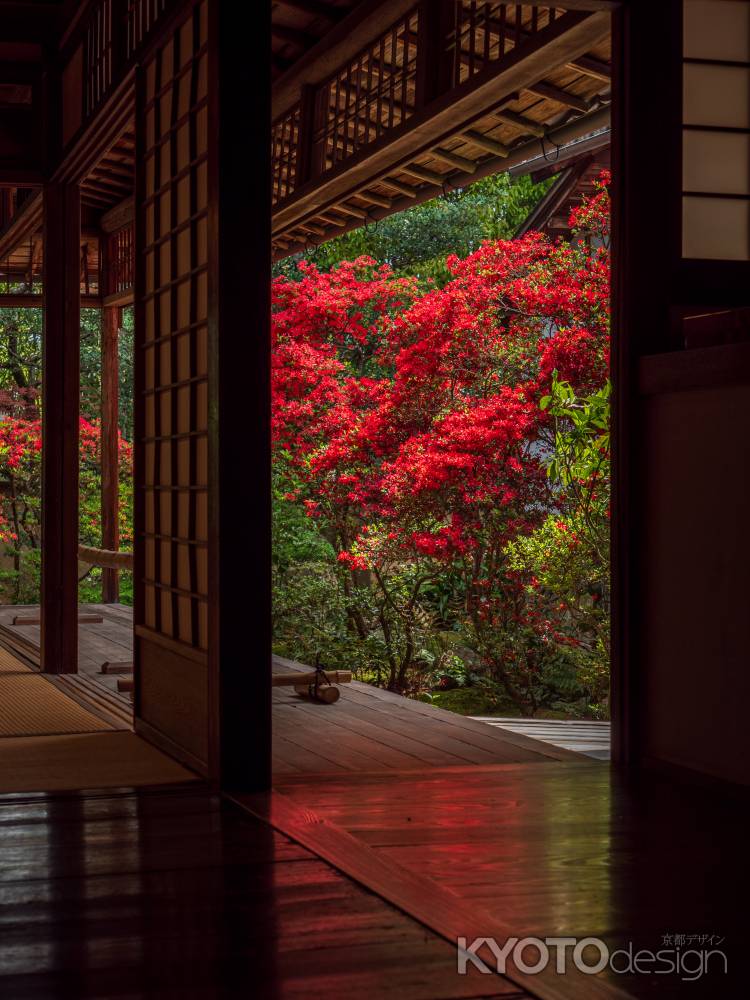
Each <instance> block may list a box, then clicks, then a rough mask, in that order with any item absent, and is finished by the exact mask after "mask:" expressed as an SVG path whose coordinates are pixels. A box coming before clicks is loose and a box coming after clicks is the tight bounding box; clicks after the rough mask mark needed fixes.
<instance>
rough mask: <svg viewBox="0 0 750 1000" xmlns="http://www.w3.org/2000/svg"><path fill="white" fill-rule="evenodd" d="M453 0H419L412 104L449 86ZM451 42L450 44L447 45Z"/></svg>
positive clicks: (431, 97) (424, 101) (421, 103)
mask: <svg viewBox="0 0 750 1000" xmlns="http://www.w3.org/2000/svg"><path fill="white" fill-rule="evenodd" d="M455 22H456V11H455V3H454V0H422V3H421V4H420V5H419V29H418V39H417V70H416V73H417V76H416V106H417V107H418V108H423V107H425V105H427V104H429V103H430V102H431V101H434V100H435V98H436V97H438V96H439V95H440V94H443V93H445V91H446V90H450V88H451V85H452V80H451V72H452V68H453V61H454V59H455V58H456V57H455V54H454V53H455V46H456V45H457V44H458V43H457V40H456V39H455V38H452V33H453V31H454V29H455ZM451 42H452V43H453V48H450V47H449V46H450V44H451Z"/></svg>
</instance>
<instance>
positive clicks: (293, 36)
mask: <svg viewBox="0 0 750 1000" xmlns="http://www.w3.org/2000/svg"><path fill="white" fill-rule="evenodd" d="M271 34H272V35H273V37H274V38H278V39H279V41H282V42H291V44H292V45H299V46H300V48H303V49H307V48H308V47H309V46H311V45H315V43H316V42H317V41H318V38H317V36H316V35H311V34H309V32H307V31H299V30H298V29H297V28H288V27H287V26H286V25H284V24H272V25H271Z"/></svg>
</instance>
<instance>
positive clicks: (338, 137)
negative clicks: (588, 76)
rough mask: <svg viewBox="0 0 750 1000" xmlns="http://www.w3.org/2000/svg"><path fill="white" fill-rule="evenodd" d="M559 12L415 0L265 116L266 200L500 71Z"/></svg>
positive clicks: (288, 192) (277, 202) (278, 199)
mask: <svg viewBox="0 0 750 1000" xmlns="http://www.w3.org/2000/svg"><path fill="white" fill-rule="evenodd" d="M564 14H565V11H561V10H559V9H557V8H555V7H554V6H552V5H550V6H542V5H540V4H538V3H534V4H517V3H476V2H469V0H432V2H429V0H422V2H421V3H418V4H416V5H415V6H414V7H413V8H411V9H410V10H407V11H406V13H404V14H403V15H402V16H401V17H399V18H398V19H397V20H396V21H395V22H394V23H392V24H391V25H390V26H389V27H388V28H387V29H386V30H385V31H383V32H382V33H381V34H380V35H379V36H378V37H377V38H375V39H374V41H372V42H371V43H369V44H368V45H367V46H366V47H365V48H363V49H362V50H361V51H360V52H358V53H357V54H356V55H355V56H354V58H352V59H349V60H347V61H346V62H344V63H343V64H342V65H340V66H338V67H337V68H336V69H335V71H334V72H332V73H331V74H330V75H329V76H328V77H327V78H326V79H325V80H323V81H322V82H321V83H318V84H316V85H315V86H308V87H306V88H303V90H302V95H301V99H300V100H299V101H298V102H297V103H295V104H294V105H293V106H292V107H291V108H288V109H287V110H286V111H285V112H284V113H283V114H282V115H281V116H280V117H279V118H278V119H277V120H276V121H275V122H274V125H273V132H272V162H273V178H274V183H273V202H274V206H277V207H278V206H281V205H283V204H284V203H285V202H286V201H287V200H288V199H289V198H290V197H291V196H292V195H294V194H295V192H296V191H297V190H298V189H299V188H300V187H301V186H303V185H304V184H305V182H307V181H309V180H311V179H313V178H319V177H321V176H324V175H326V174H327V173H329V172H331V171H334V170H336V169H337V168H339V167H340V166H341V165H342V164H344V163H346V162H347V161H349V160H351V159H353V158H354V157H356V156H357V155H358V154H359V153H361V152H362V151H363V150H364V149H365V148H366V147H369V146H372V145H374V144H376V143H378V142H379V140H381V139H383V140H384V141H388V140H387V138H386V137H388V136H391V135H392V134H393V133H394V132H395V131H396V130H398V129H400V128H403V127H404V126H405V124H406V123H407V122H408V121H409V119H411V118H412V117H413V116H414V115H415V114H417V113H418V112H419V111H421V110H422V109H423V108H425V107H427V106H428V105H429V104H430V103H432V102H433V101H434V100H435V99H436V98H438V97H440V96H441V95H444V94H446V93H447V92H448V91H451V92H452V93H454V94H455V95H456V98H457V99H458V98H459V97H460V94H461V92H462V90H464V89H468V88H470V87H471V86H472V85H473V84H474V83H475V82H476V80H477V78H478V77H479V76H480V74H482V75H484V76H487V75H490V74H496V73H499V72H501V71H502V69H503V67H504V66H505V64H506V62H507V61H508V60H509V58H511V57H512V58H513V59H516V58H517V57H518V55H519V52H520V51H521V50H523V49H524V48H526V47H529V48H530V49H531V48H532V47H533V46H534V45H535V44H536V42H537V39H538V38H539V37H540V35H541V34H542V33H543V32H544V31H545V30H547V29H550V28H552V27H553V26H554V24H555V22H556V21H558V20H559V19H560V17H561V16H562V15H564Z"/></svg>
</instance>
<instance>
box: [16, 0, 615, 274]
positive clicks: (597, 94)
mask: <svg viewBox="0 0 750 1000" xmlns="http://www.w3.org/2000/svg"><path fill="white" fill-rule="evenodd" d="M32 6H33V5H32ZM50 6H54V5H50ZM439 6H442V7H443V8H444V9H449V10H450V11H451V18H452V21H451V24H450V25H449V30H447V31H445V32H444V34H443V35H442V36H441V41H440V44H439V45H438V47H437V48H436V49H434V52H433V54H434V56H435V59H436V60H440V62H441V66H443V65H444V67H445V73H446V74H447V76H446V78H445V79H444V80H442V83H441V87H442V89H439V90H438V91H437V92H436V93H437V96H435V94H433V95H432V96H430V95H429V94H428V95H427V98H426V97H425V87H426V86H427V85H426V84H425V72H426V71H425V68H424V63H425V58H426V57H425V55H424V51H423V49H422V50H421V49H420V47H423V46H424V44H425V37H426V29H425V23H424V22H423V23H420V18H424V17H430V16H432V14H431V12H432V10H433V7H435V8H437V7H439ZM602 6H606V4H603V3H602V2H601V0H599V2H595V0H575V3H572V2H570V0H567V2H566V0H560V6H547V5H545V4H544V3H542V2H539V0H533V2H532V0H529V2H527V3H522V4H515V3H476V2H472V0H456V3H455V5H453V6H451V5H450V4H448V3H442V2H441V0H434V4H433V3H427V4H426V3H418V2H417V0H411V2H410V0H379V2H376V0H272V3H271V22H272V29H271V33H272V37H271V48H272V59H273V64H272V80H273V94H272V104H273V108H274V114H275V120H274V122H273V124H272V133H273V149H272V153H273V178H272V186H273V201H274V218H273V255H274V258H275V259H278V258H280V257H283V256H287V255H289V254H292V253H295V252H299V251H301V250H304V249H306V248H307V247H309V246H311V245H314V244H317V243H320V242H323V241H325V240H327V239H330V238H332V237H334V236H336V235H339V234H341V233H343V232H346V231H348V230H349V229H352V228H355V227H357V226H361V225H366V224H368V223H374V222H377V221H378V220H379V219H381V218H384V217H386V216H387V215H390V214H392V213H394V212H398V211H401V210H403V209H405V208H408V207H410V206H412V205H414V204H418V203H419V202H422V201H425V200H427V199H429V198H432V197H435V196H437V195H439V194H441V193H444V192H447V191H449V190H451V189H453V188H457V187H463V186H466V185H467V184H470V183H472V182H473V181H475V180H477V179H479V178H480V177H483V176H487V175H488V174H491V173H496V172H500V171H502V170H509V169H512V170H514V171H516V172H517V171H522V170H528V171H531V170H534V169H538V168H539V166H540V164H541V165H542V166H544V165H546V164H554V163H556V162H559V163H560V164H561V165H562V164H564V163H565V162H566V160H567V159H568V158H569V157H576V158H580V154H581V153H582V152H591V151H592V150H596V149H597V148H601V147H603V146H606V144H607V142H608V129H607V126H608V108H609V103H610V101H611V45H610V37H609V16H608V14H607V13H606V12H605V11H603V10H601V9H598V8H601V7H602ZM571 8H574V9H571ZM425 12H427V13H426V14H425ZM420 51H421V53H422V54H421V57H420ZM420 59H421V61H420ZM428 71H429V68H428ZM11 82H12V81H11ZM8 94H10V97H11V98H13V99H15V97H16V96H17V94H16V91H15V90H13V91H12V92H11V91H8ZM18 94H20V96H21V98H22V97H23V92H21V91H18ZM305 100H306V101H307V102H308V103H307V105H305V106H303V105H304V101H305ZM430 101H431V103H430ZM311 107H312V110H313V111H314V112H315V115H314V124H315V128H314V129H313V130H312V131H311V130H310V124H309V121H308V122H307V124H306V123H305V121H303V119H305V115H309V114H310V108H311ZM306 109H307V110H306ZM305 129H307V133H308V134H307V145H306V146H304V144H303V145H301V139H302V133H301V130H302V131H304V130H305ZM592 133H593V135H592ZM587 136H588V138H585V137H587ZM581 138H585V142H584V144H583V145H580V146H579V145H575V149H573V150H572V151H569V149H568V143H571V140H579V139H581ZM586 143H588V146H586ZM571 145H572V143H571ZM589 147H590V148H589ZM304 156H307V163H306V164H305V163H304V162H303V158H304ZM134 159H135V142H134V127H133V124H132V122H131V123H130V124H129V125H128V126H127V128H126V129H125V131H124V132H123V133H122V135H120V137H119V138H118V139H117V140H116V141H115V143H114V144H113V145H112V147H111V148H110V149H109V150H107V151H106V152H105V153H104V154H103V155H102V156H101V158H100V159H99V162H98V163H97V164H96V166H95V167H93V168H92V170H91V171H90V173H89V174H88V176H87V177H86V179H85V180H84V181H83V183H82V188H81V196H82V206H83V216H82V226H83V231H84V232H86V233H88V232H91V231H95V230H97V229H99V228H101V226H102V220H104V221H105V222H106V220H107V219H108V218H112V217H113V213H114V215H117V217H118V218H120V216H122V218H125V217H126V216H127V213H125V214H122V212H120V214H119V215H118V212H119V211H120V210H119V209H118V206H122V205H123V203H127V202H128V199H131V198H132V193H133V186H134V166H135V162H134ZM311 161H314V162H311ZM28 220H31V222H33V219H32V214H31V213H28V216H27V221H28ZM31 222H28V224H24V225H22V226H20V227H16V228H17V233H16V235H17V236H18V238H17V239H16V241H15V243H14V242H13V241H12V240H11V239H10V237H11V236H12V235H13V233H12V232H9V228H10V230H12V229H13V227H12V226H11V227H6V230H5V231H4V232H0V281H2V280H3V278H5V279H7V280H10V279H11V278H13V277H18V278H19V279H20V278H22V277H23V276H24V275H28V273H29V267H31V269H32V272H34V273H35V274H37V275H38V273H39V269H40V268H41V263H42V261H41V241H40V239H39V232H40V229H39V227H37V229H36V231H29V225H31ZM32 230H33V226H32ZM86 253H87V254H89V256H88V257H86V258H85V260H86V262H87V263H86V268H85V269H88V271H89V273H90V274H92V275H95V274H96V273H98V257H97V258H96V259H95V257H94V252H93V250H91V251H90V252H89V251H88V250H87V251H86ZM23 280H25V279H23Z"/></svg>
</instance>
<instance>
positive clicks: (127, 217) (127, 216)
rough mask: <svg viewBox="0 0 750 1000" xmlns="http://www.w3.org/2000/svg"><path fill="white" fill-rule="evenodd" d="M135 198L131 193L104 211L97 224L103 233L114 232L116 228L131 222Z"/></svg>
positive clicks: (122, 227)
mask: <svg viewBox="0 0 750 1000" xmlns="http://www.w3.org/2000/svg"><path fill="white" fill-rule="evenodd" d="M134 206H135V199H134V198H133V196H132V195H131V196H130V197H129V198H125V200H124V201H121V202H120V203H119V204H118V205H115V206H114V208H110V210H109V211H108V212H105V213H104V215H102V217H101V219H100V220H99V226H100V228H101V230H102V232H103V233H116V232H117V231H118V229H124V228H125V226H129V225H131V224H132V222H133V217H134Z"/></svg>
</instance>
